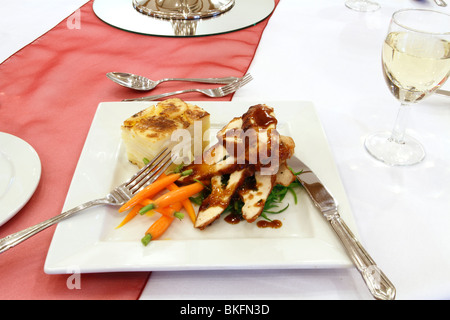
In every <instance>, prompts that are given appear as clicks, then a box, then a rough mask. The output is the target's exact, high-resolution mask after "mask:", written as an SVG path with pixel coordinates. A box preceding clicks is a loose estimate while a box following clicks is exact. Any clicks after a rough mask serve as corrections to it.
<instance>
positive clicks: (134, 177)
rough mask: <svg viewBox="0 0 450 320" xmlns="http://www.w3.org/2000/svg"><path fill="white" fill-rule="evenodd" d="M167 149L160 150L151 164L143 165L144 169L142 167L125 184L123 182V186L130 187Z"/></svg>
mask: <svg viewBox="0 0 450 320" xmlns="http://www.w3.org/2000/svg"><path fill="white" fill-rule="evenodd" d="M167 149H168V148H165V149H164V150H162V151H161V152H160V153H159V154H157V155H156V156H155V157H154V158H153V160H152V161H151V162H149V163H148V164H147V165H145V166H144V167H142V169H141V170H139V171H138V172H137V173H136V174H135V175H134V176H132V177H131V178H130V179H129V180H128V181H127V182H125V185H127V186H128V185H130V184H131V183H132V182H134V181H135V180H136V179H137V178H138V177H139V176H140V175H141V174H142V173H144V172H145V171H147V170H148V169H149V168H150V167H152V166H153V164H154V163H155V162H156V161H157V160H158V158H159V157H160V156H161V155H162V154H163V153H164V152H166V151H167Z"/></svg>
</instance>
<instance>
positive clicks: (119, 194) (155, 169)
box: [0, 148, 173, 253]
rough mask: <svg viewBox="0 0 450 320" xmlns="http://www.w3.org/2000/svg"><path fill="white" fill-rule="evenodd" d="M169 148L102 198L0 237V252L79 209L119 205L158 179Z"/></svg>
mask: <svg viewBox="0 0 450 320" xmlns="http://www.w3.org/2000/svg"><path fill="white" fill-rule="evenodd" d="M172 162H173V160H172V156H171V150H169V149H168V148H166V149H164V150H163V151H161V152H160V153H159V154H158V155H157V156H156V157H155V158H154V159H153V160H152V161H151V162H150V163H148V164H147V165H146V166H145V167H143V168H142V169H141V170H139V171H138V172H137V173H136V174H135V175H134V176H132V177H131V178H130V179H129V180H128V181H126V182H124V183H123V184H121V185H119V186H118V187H116V188H114V189H113V190H112V191H111V192H110V193H109V194H107V195H106V196H105V197H104V198H100V199H96V200H92V201H89V202H86V203H84V204H81V205H79V206H77V207H75V208H73V209H70V210H68V211H66V212H63V213H61V214H59V215H57V216H55V217H53V218H50V219H48V220H46V221H44V222H41V223H39V224H37V225H35V226H32V227H29V228H27V229H25V230H22V231H19V232H17V233H14V234H11V235H9V236H7V237H5V238H3V239H0V253H3V252H5V251H6V250H8V249H11V248H12V247H14V246H16V245H18V244H19V243H21V242H23V241H25V240H26V239H28V238H30V237H32V236H34V235H35V234H37V233H39V232H41V231H43V230H45V229H47V228H48V227H50V226H52V225H54V224H55V223H58V222H60V221H62V220H64V219H67V218H69V217H71V216H73V215H74V214H75V213H78V212H79V211H81V210H85V209H87V208H90V207H93V206H98V205H105V204H107V205H113V206H121V205H123V204H125V203H126V202H127V201H128V200H130V199H131V198H132V197H133V195H134V194H136V193H137V192H138V191H140V190H141V189H142V188H144V187H145V186H147V185H149V184H151V183H153V182H154V181H155V180H156V179H158V178H159V177H160V176H161V174H162V173H163V172H164V171H166V170H167V168H168V167H169V166H170V165H171V164H172Z"/></svg>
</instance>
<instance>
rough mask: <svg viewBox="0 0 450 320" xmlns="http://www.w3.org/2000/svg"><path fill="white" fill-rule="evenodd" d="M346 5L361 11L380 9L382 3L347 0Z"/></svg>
mask: <svg viewBox="0 0 450 320" xmlns="http://www.w3.org/2000/svg"><path fill="white" fill-rule="evenodd" d="M345 5H346V6H347V8H350V9H352V10H355V11H361V12H370V11H377V10H378V9H380V5H379V4H378V3H376V2H371V1H366V0H347V1H346V2H345Z"/></svg>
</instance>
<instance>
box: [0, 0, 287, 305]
mask: <svg viewBox="0 0 450 320" xmlns="http://www.w3.org/2000/svg"><path fill="white" fill-rule="evenodd" d="M279 1H280V0H275V2H276V4H278V3H279ZM92 4H93V1H90V2H88V3H87V4H85V5H84V6H82V7H81V8H80V9H79V10H77V12H76V16H71V17H69V18H68V19H65V20H63V21H62V22H61V23H60V24H58V25H57V26H56V27H55V28H53V29H52V30H50V31H49V32H48V33H46V34H44V35H43V36H42V37H40V38H38V39H37V40H35V41H34V42H33V43H31V44H29V45H28V46H26V47H25V48H23V49H22V50H20V51H18V52H17V53H15V54H14V55H13V56H11V57H10V58H8V59H7V60H6V61H5V62H3V63H2V64H1V65H0V131H1V132H7V133H10V134H13V135H15V136H18V137H20V138H22V139H24V140H25V141H27V142H28V143H30V144H31V145H32V146H33V147H34V149H35V150H36V151H37V153H38V154H39V156H40V159H41V163H42V176H41V181H40V183H39V186H38V188H37V190H36V192H35V194H34V195H33V197H32V198H31V200H30V201H29V202H28V204H27V205H26V206H25V207H24V208H23V209H22V210H21V211H20V212H19V213H18V214H17V215H16V216H15V217H14V218H12V219H11V220H10V221H9V222H8V223H6V224H5V225H4V226H2V227H1V228H0V238H3V237H5V236H7V235H8V234H11V233H14V232H16V231H19V230H22V229H24V228H26V227H29V226H31V225H34V224H36V223H39V222H41V221H43V220H45V219H48V218H51V217H53V216H55V215H57V214H59V213H60V212H61V210H62V207H63V204H64V200H65V197H66V194H67V191H68V189H69V185H70V182H71V179H72V175H73V173H74V171H75V167H76V165H77V161H78V158H79V156H80V154H81V150H82V147H83V145H84V142H85V139H86V136H87V134H88V131H89V128H90V125H91V122H92V119H93V116H94V114H95V111H96V109H97V106H98V104H99V103H100V102H102V101H120V100H122V99H125V98H131V97H137V96H141V95H142V94H139V93H136V92H133V91H131V90H129V89H126V88H122V87H120V86H118V85H116V84H114V83H112V82H111V81H110V80H108V79H107V78H106V76H105V74H106V73H107V72H110V71H124V72H132V73H136V74H142V75H148V76H150V77H151V78H152V79H155V80H156V79H160V78H165V77H225V76H243V75H244V74H245V73H246V72H247V70H248V68H249V66H250V64H251V61H252V59H253V56H254V54H255V52H256V49H257V47H258V43H259V41H260V38H261V35H262V33H263V31H264V28H265V27H266V25H267V22H268V19H266V20H265V21H263V22H262V23H259V24H257V25H255V26H252V27H250V28H247V29H244V30H240V31H237V32H233V33H228V34H222V35H214V36H207V37H198V38H164V37H154V36H146V35H139V34H134V33H129V32H126V31H122V30H119V29H116V28H113V27H110V26H108V25H107V24H105V23H103V22H101V21H100V20H99V19H98V18H97V17H96V16H95V14H94V12H93V10H92ZM74 17H76V18H77V19H78V20H77V21H76V24H74V23H73V22H74ZM74 26H75V27H76V28H73V27H74ZM188 87H189V84H187V85H186V84H181V83H175V82H174V83H166V84H164V86H163V87H162V88H161V87H158V88H157V89H155V90H153V91H152V94H157V93H161V92H163V91H164V92H166V91H172V90H179V89H182V88H188ZM144 95H145V94H144ZM182 98H183V99H186V100H207V99H210V98H207V97H205V96H203V95H200V94H196V93H193V94H189V95H184V96H182ZM216 100H225V101H228V100H231V96H228V97H224V98H221V99H216ZM0 210H1V208H0ZM53 232H54V227H51V228H49V229H47V230H45V231H43V232H41V233H40V234H38V235H36V236H34V237H33V238H31V239H29V240H27V241H25V242H24V243H22V244H20V245H19V246H17V247H15V248H13V249H11V250H9V251H7V252H5V253H3V254H0V274H1V275H2V276H1V279H2V281H1V282H2V284H1V290H0V299H2V300H7V299H137V298H139V296H140V294H141V291H142V289H143V288H144V286H145V284H146V282H147V280H148V277H149V275H150V273H148V272H142V273H111V274H83V275H81V276H80V278H79V279H78V280H79V283H78V284H79V285H81V287H80V288H74V289H70V288H69V287H70V285H69V286H68V283H69V284H70V282H71V278H70V275H46V274H45V273H44V271H43V267H44V262H45V258H46V255H47V251H48V247H49V245H50V242H51V239H52V236H53ZM81 234H82V233H81V232H80V235H81Z"/></svg>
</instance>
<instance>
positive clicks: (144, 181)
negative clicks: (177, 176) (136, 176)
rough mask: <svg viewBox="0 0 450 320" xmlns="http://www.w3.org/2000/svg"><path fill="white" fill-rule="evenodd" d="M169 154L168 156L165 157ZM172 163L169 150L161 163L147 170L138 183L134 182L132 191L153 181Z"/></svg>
mask: <svg viewBox="0 0 450 320" xmlns="http://www.w3.org/2000/svg"><path fill="white" fill-rule="evenodd" d="M167 156H169V157H167ZM172 163H173V160H172V156H171V153H170V152H169V153H168V154H166V156H165V157H164V161H163V162H162V163H160V164H159V166H158V167H156V168H152V170H151V171H150V172H151V173H150V172H149V174H148V175H147V176H145V177H143V178H142V180H141V181H139V183H138V184H136V185H135V186H134V187H133V188H132V190H131V191H132V193H133V194H134V193H136V192H138V191H139V190H141V189H142V188H144V187H146V186H148V185H150V184H152V183H153V182H155V181H156V179H158V178H159V177H160V176H161V175H162V174H163V173H164V172H165V171H166V170H167V168H169V167H170V165H171V164H172Z"/></svg>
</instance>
